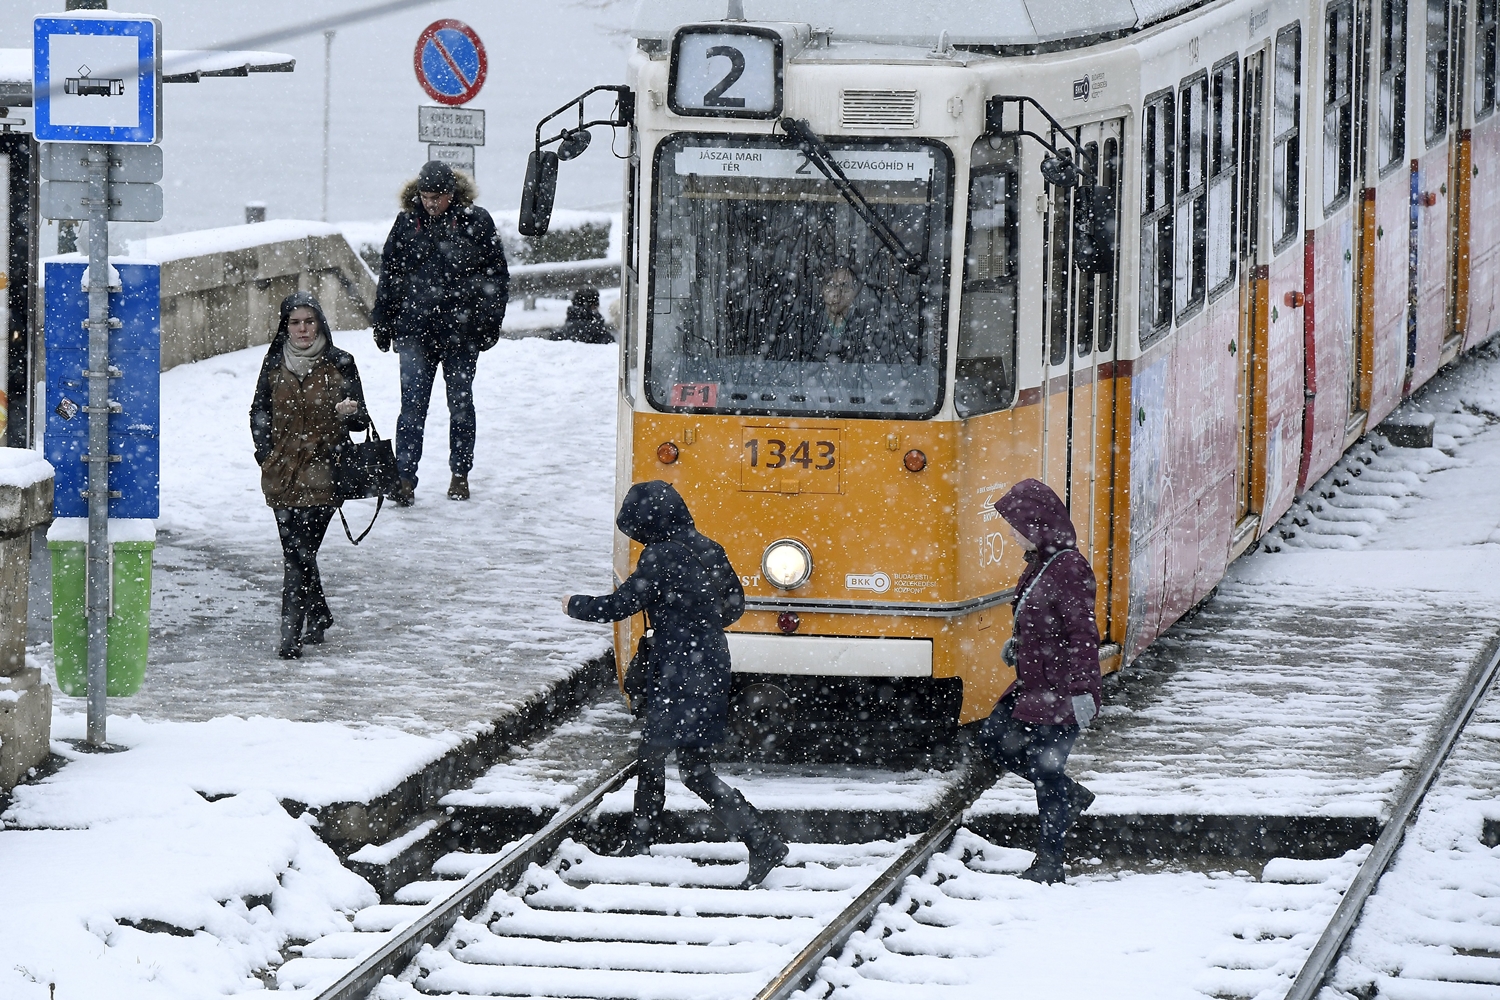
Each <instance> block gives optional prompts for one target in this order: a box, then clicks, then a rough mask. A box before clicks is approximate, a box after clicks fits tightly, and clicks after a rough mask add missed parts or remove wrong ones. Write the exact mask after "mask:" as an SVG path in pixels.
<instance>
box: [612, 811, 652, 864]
mask: <svg viewBox="0 0 1500 1000" xmlns="http://www.w3.org/2000/svg"><path fill="white" fill-rule="evenodd" d="M654 843H656V830H655V829H654V827H653V824H650V823H645V822H642V821H641V820H638V819H634V818H632V819H631V821H630V829H629V830H628V831H627V832H626V834H625V840H624V842H623V843H621V844H620V848H619V850H617V851H615V857H617V858H631V857H635V856H636V855H638V854H650V853H651V845H652V844H654Z"/></svg>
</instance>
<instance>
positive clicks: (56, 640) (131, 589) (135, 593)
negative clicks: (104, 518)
mask: <svg viewBox="0 0 1500 1000" xmlns="http://www.w3.org/2000/svg"><path fill="white" fill-rule="evenodd" d="M88 536H89V521H88V518H86V517H60V518H57V519H56V520H55V521H53V522H52V527H51V529H50V530H48V532H47V548H48V549H49V550H50V551H51V553H52V663H53V668H54V669H55V670H56V671H57V686H58V687H59V688H61V689H62V692H63V694H66V695H69V696H71V697H75V698H82V697H85V696H86V695H87V694H88V676H89V667H88V661H89V657H88V649H89V640H88V613H87V602H86V600H85V595H86V594H87V592H88V564H87V551H88ZM155 548H156V522H155V521H148V520H142V519H136V518H113V517H112V518H110V519H109V551H110V561H109V567H110V570H109V575H110V587H109V590H110V601H109V629H108V635H109V661H108V663H109V666H108V678H109V681H108V684H107V685H106V689H107V691H108V694H109V697H111V698H124V697H127V696H129V695H133V694H135V693H136V692H137V691H139V690H140V689H141V682H142V681H143V680H144V679H145V677H146V649H147V645H148V639H149V637H150V625H151V621H150V617H151V555H152V552H153V551H154V550H155Z"/></svg>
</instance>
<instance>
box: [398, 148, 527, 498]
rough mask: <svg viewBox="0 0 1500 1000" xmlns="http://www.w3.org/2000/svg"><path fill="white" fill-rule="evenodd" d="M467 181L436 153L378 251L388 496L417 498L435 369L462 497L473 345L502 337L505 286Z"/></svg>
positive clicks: (486, 218) (469, 464)
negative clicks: (391, 438)
mask: <svg viewBox="0 0 1500 1000" xmlns="http://www.w3.org/2000/svg"><path fill="white" fill-rule="evenodd" d="M475 194H476V192H475V189H474V182H473V181H472V180H470V179H469V177H468V176H467V175H466V174H462V173H455V172H454V171H453V169H452V168H450V167H449V166H448V165H447V164H445V163H438V162H436V161H433V162H430V163H427V164H426V165H424V166H423V167H422V170H421V173H419V174H418V175H417V176H416V177H415V178H413V179H412V180H410V181H408V182H407V183H406V185H405V186H404V187H403V188H402V189H401V214H400V215H398V216H397V217H396V221H395V222H394V223H393V224H392V225H391V233H390V235H389V236H388V237H386V241H385V249H384V251H383V252H382V253H381V256H380V283H379V285H378V286H377V287H376V289H375V307H374V309H373V310H372V311H371V314H370V320H371V325H372V326H373V328H374V333H375V346H376V347H378V348H380V349H381V350H382V351H388V350H390V349H391V346H392V345H393V344H394V345H395V348H396V353H397V354H398V355H400V357H401V416H400V418H399V419H397V421H396V466H397V469H398V470H399V472H400V474H401V486H400V488H399V489H398V490H397V491H396V493H395V494H394V495H393V496H392V498H391V499H393V500H395V501H396V503H398V504H400V505H401V506H403V507H409V506H411V504H412V503H413V502H414V500H415V496H416V489H417V466H418V465H419V464H420V463H421V461H422V440H423V431H424V429H425V427H426V423H427V406H428V404H429V403H430V402H431V400H432V385H433V381H434V380H435V379H436V378H437V370H438V367H439V366H440V365H441V366H442V369H443V382H444V384H445V385H446V387H447V393H448V468H449V470H450V471H451V472H452V478H451V479H450V480H449V482H448V497H449V498H450V499H453V500H467V499H469V472H470V471H471V470H472V468H473V466H474V439H475V435H476V427H477V424H476V419H475V416H474V375H475V372H476V371H477V368H478V364H479V354H480V352H481V351H487V350H489V349H490V348H491V347H494V346H495V344H496V343H498V342H499V340H500V324H501V323H502V322H503V321H504V319H505V304H506V301H507V297H508V295H509V290H510V270H509V268H508V266H507V265H506V262H505V248H504V247H503V246H502V245H501V241H500V234H499V233H498V232H497V231H496V229H495V221H494V219H492V218H490V213H489V212H487V211H485V210H484V209H483V208H481V207H480V206H478V205H476V204H474V198H475Z"/></svg>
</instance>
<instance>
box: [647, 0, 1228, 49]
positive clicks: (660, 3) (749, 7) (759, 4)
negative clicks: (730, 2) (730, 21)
mask: <svg viewBox="0 0 1500 1000" xmlns="http://www.w3.org/2000/svg"><path fill="white" fill-rule="evenodd" d="M1203 2H1204V0H998V2H988V3H986V2H975V0H926V2H925V3H920V4H914V3H912V2H911V0H745V3H744V6H745V17H746V18H747V19H748V20H751V21H790V22H794V23H803V24H811V25H812V26H813V27H814V28H832V29H833V34H834V37H835V38H837V39H841V40H849V41H864V42H882V43H886V44H892V45H927V46H931V45H932V44H933V43H934V42H936V41H937V40H938V36H939V35H940V34H941V33H942V32H944V31H947V33H948V41H949V43H950V44H953V45H982V46H1007V47H1008V46H1016V45H1039V44H1046V43H1053V42H1057V41H1059V40H1061V39H1065V38H1076V39H1078V41H1079V42H1087V41H1088V40H1090V39H1093V38H1097V37H1098V36H1100V35H1106V34H1116V33H1120V32H1126V31H1133V30H1137V29H1140V28H1144V27H1146V26H1148V25H1151V24H1155V23H1157V22H1158V21H1162V20H1164V19H1166V18H1168V17H1172V16H1173V15H1176V14H1180V13H1182V12H1183V11H1185V10H1188V9H1190V8H1193V7H1197V6H1200V5H1201V4H1202V3H1203ZM725 10H726V5H725V2H724V0H641V3H640V5H639V6H638V7H637V8H636V15H635V23H634V25H633V26H632V33H633V34H634V35H635V36H636V37H637V38H650V39H661V40H666V39H668V38H670V37H671V36H672V32H673V31H675V30H676V29H677V28H678V27H679V26H680V25H683V24H693V23H703V22H706V21H717V20H719V19H720V18H722V17H724V14H725Z"/></svg>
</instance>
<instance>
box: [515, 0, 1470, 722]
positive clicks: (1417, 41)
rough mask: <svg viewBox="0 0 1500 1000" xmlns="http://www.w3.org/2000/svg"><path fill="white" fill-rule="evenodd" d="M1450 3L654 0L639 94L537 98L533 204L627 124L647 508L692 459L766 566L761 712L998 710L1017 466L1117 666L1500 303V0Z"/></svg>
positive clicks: (630, 300)
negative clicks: (1065, 513)
mask: <svg viewBox="0 0 1500 1000" xmlns="http://www.w3.org/2000/svg"><path fill="white" fill-rule="evenodd" d="M1425 3H1426V6H1425V8H1423V7H1422V6H1421V5H1420V4H1419V3H1417V2H1416V0H1379V2H1372V0H1333V2H1331V3H1323V2H1321V0H1215V2H1208V3H1196V2H1193V0H1159V2H1153V3H1146V2H1144V0H1136V2H1130V0H1119V2H1110V3H1103V4H1092V3H1090V4H1082V3H1059V4H1050V5H1047V4H1039V3H1035V2H1029V0H1016V2H1014V3H1008V4H975V3H937V4H929V5H911V4H902V3H896V2H887V0H875V2H859V3H856V2H854V0H836V2H831V3H819V4H809V3H805V2H798V0H744V3H743V4H742V3H740V2H738V0H731V2H730V3H729V4H728V9H727V11H725V12H723V13H724V15H725V16H723V17H722V18H720V17H716V16H715V15H716V14H718V13H720V11H719V10H718V4H717V3H715V4H712V5H710V4H708V3H703V2H690V0H645V2H643V3H642V4H641V6H640V8H639V10H638V13H637V20H636V24H635V27H634V36H635V41H636V47H635V50H634V52H633V53H632V55H631V57H630V61H629V70H628V82H627V84H626V85H625V86H620V87H605V88H596V89H597V90H605V91H609V92H612V93H614V94H615V95H616V98H617V104H616V106H615V109H614V111H613V112H612V114H611V117H609V118H607V119H600V120H597V121H592V122H591V121H587V120H586V119H585V114H584V101H585V98H587V97H588V96H589V95H584V98H579V99H578V100H577V101H575V102H574V103H573V104H570V105H567V106H565V107H564V108H563V109H562V111H560V112H558V113H556V114H554V115H553V116H549V118H548V119H545V120H544V122H543V125H545V124H547V122H549V121H553V120H555V119H556V118H557V117H558V116H559V115H561V114H563V113H565V112H568V111H570V109H572V108H574V107H575V106H576V108H577V111H578V122H577V124H576V125H573V124H571V123H570V124H569V125H567V126H565V127H563V128H562V130H561V131H560V132H559V133H558V134H557V135H555V136H553V137H551V138H549V139H544V138H543V126H541V125H539V126H538V131H537V152H536V153H534V154H533V157H532V163H531V168H530V171H529V173H528V180H527V188H526V193H525V196H524V198H523V205H522V227H523V231H526V230H527V229H528V228H530V230H531V231H545V226H546V219H547V215H548V213H549V212H550V205H551V199H552V193H553V190H554V187H555V182H556V176H557V164H558V154H560V155H561V157H562V158H563V159H568V158H571V156H575V155H577V154H578V153H580V152H582V149H583V148H584V146H586V145H587V129H588V128H589V127H592V126H595V125H600V124H611V125H614V126H616V127H619V128H626V129H628V130H629V133H630V137H631V143H630V148H631V156H630V160H629V170H628V178H627V182H626V205H625V213H624V217H625V241H624V242H625V248H624V261H623V269H622V270H623V279H622V309H621V317H622V336H621V364H620V380H619V417H618V420H619V423H618V438H617V442H618V443H617V477H616V478H617V500H618V499H620V498H621V497H623V495H624V493H625V491H626V490H627V489H628V488H629V486H630V484H632V483H634V482H640V481H643V480H649V479H664V480H667V481H668V482H671V483H673V484H674V485H675V486H676V487H677V489H678V490H679V491H680V492H681V493H682V495H683V496H684V497H685V498H686V500H687V501H688V504H689V506H690V508H691V509H692V511H693V513H694V515H695V517H696V518H697V520H698V523H699V526H700V528H701V529H702V530H703V531H704V532H705V533H706V534H708V535H710V536H712V537H713V538H715V539H716V540H718V541H719V542H721V543H722V544H723V545H724V547H725V549H726V550H727V551H728V553H729V556H730V559H731V561H732V562H733V563H734V565H735V566H736V568H737V569H738V570H739V572H740V573H741V576H742V579H743V582H744V585H745V591H746V598H747V608H748V611H747V613H746V614H745V616H744V617H743V618H742V619H741V620H740V621H739V623H738V624H737V625H735V626H734V629H733V631H732V633H731V636H730V648H731V651H732V654H733V662H734V671H735V674H736V691H737V696H738V705H739V707H740V710H741V712H742V714H747V717H748V715H754V714H755V713H757V712H758V713H760V714H761V716H762V721H763V720H764V718H765V717H774V716H780V717H781V719H782V721H783V722H790V721H791V720H795V723H793V724H794V726H795V727H798V728H805V727H816V726H818V725H827V726H829V727H830V728H829V731H830V732H837V731H839V730H840V729H842V730H843V731H847V730H849V729H850V728H856V729H857V728H864V727H871V726H880V727H887V728H888V727H896V728H900V727H906V728H908V729H916V730H921V729H924V728H927V727H932V726H936V725H951V724H953V723H954V722H958V723H967V722H971V721H974V720H976V719H980V718H983V717H984V716H986V715H987V714H988V713H989V711H990V709H991V708H992V707H993V705H994V703H995V701H996V698H997V697H998V695H999V694H1000V693H1001V692H1002V690H1003V689H1004V688H1005V686H1006V685H1007V684H1008V683H1009V682H1010V680H1011V672H1010V670H1009V668H1007V667H1006V666H1005V665H1004V664H1003V663H1002V662H1001V660H1000V657H999V648H1000V645H1001V643H1002V642H1003V641H1004V640H1005V639H1006V638H1007V637H1008V636H1009V633H1010V610H1009V606H1008V602H1009V600H1010V598H1011V590H1010V588H1011V586H1012V584H1013V582H1014V581H1015V579H1016V577H1017V575H1018V574H1019V572H1020V569H1021V566H1022V556H1021V552H1020V551H1019V550H1018V549H1017V547H1016V546H1015V544H1014V543H1013V542H1011V541H1010V540H1009V536H1008V533H1007V532H1005V531H1004V526H1003V523H1002V522H1001V521H999V520H998V518H997V516H996V515H995V512H994V510H993V508H992V504H993V502H994V501H995V500H996V499H997V498H998V497H999V496H1000V495H1001V494H1002V493H1003V492H1004V491H1005V490H1006V489H1007V488H1009V486H1010V485H1012V484H1014V483H1015V482H1017V481H1018V480H1020V479H1023V478H1026V477H1036V478H1040V479H1043V480H1045V481H1046V482H1048V483H1049V484H1051V485H1052V486H1053V487H1054V488H1055V489H1056V490H1057V492H1058V494H1059V495H1060V496H1062V497H1063V498H1064V500H1065V501H1066V502H1067V504H1068V506H1069V509H1070V511H1071V512H1072V516H1073V520H1074V522H1075V524H1076V525H1077V527H1078V530H1079V535H1080V547H1081V548H1082V549H1083V550H1084V552H1085V554H1086V555H1087V556H1088V557H1089V559H1090V562H1091V563H1092V565H1093V566H1094V569H1095V573H1096V575H1097V577H1098V583H1099V605H1098V608H1097V613H1098V621H1099V626H1100V630H1101V633H1102V635H1101V648H1100V665H1101V669H1102V670H1104V671H1106V672H1107V671H1111V670H1115V669H1118V668H1119V667H1120V666H1121V665H1122V664H1123V663H1124V662H1126V661H1128V660H1129V659H1130V658H1131V657H1133V656H1134V655H1136V654H1137V653H1138V652H1139V651H1140V650H1141V649H1142V648H1144V647H1145V646H1146V645H1147V644H1149V643H1150V641H1151V640H1152V639H1154V638H1155V637H1156V636H1157V635H1159V634H1160V632H1161V631H1162V630H1164V629H1165V628H1166V627H1168V626H1169V625H1170V624H1171V623H1172V622H1173V621H1175V620H1176V619H1177V618H1178V617H1180V616H1181V615H1182V614H1183V613H1184V612H1185V611H1186V610H1187V609H1188V608H1190V607H1191V606H1192V605H1193V604H1194V603H1196V602H1197V601H1199V600H1201V599H1202V598H1203V597H1204V596H1205V595H1206V594H1207V593H1208V592H1209V591H1210V590H1211V588H1212V587H1213V586H1214V584H1215V583H1217V582H1218V580H1219V579H1220V578H1221V577H1222V576H1223V573H1224V571H1225V568H1226V567H1227V565H1228V563H1229V562H1230V561H1231V560H1232V559H1233V558H1235V557H1236V556H1238V555H1239V554H1240V553H1242V552H1244V551H1245V550H1246V549H1247V548H1248V547H1249V546H1251V545H1253V544H1254V542H1255V541H1256V539H1257V538H1259V537H1261V536H1262V535H1263V534H1264V533H1265V532H1266V531H1268V530H1269V529H1270V527H1271V525H1272V524H1273V523H1274V521H1275V519H1276V517H1277V516H1278V515H1279V514H1280V513H1282V512H1284V511H1285V510H1286V509H1287V507H1288V506H1289V505H1290V504H1291V502H1292V500H1293V499H1294V498H1295V496H1296V495H1297V494H1298V493H1300V492H1301V491H1303V490H1305V489H1307V488H1308V487H1309V486H1310V485H1311V484H1312V483H1313V482H1315V481H1316V480H1317V478H1318V477H1319V476H1321V475H1322V474H1323V473H1324V472H1326V471H1327V470H1328V469H1329V468H1330V467H1331V466H1332V464H1333V462H1334V461H1335V460H1336V459H1337V458H1338V456H1339V455H1340V454H1342V452H1343V451H1344V449H1345V448H1347V447H1348V446H1349V444H1351V443H1352V442H1353V441H1354V440H1355V439H1357V438H1358V437H1359V435H1360V434H1361V433H1362V432H1363V431H1364V429H1365V428H1366V427H1367V426H1373V424H1374V423H1375V422H1377V421H1378V420H1380V419H1381V418H1382V417H1383V416H1384V415H1385V414H1386V413H1388V412H1389V411H1390V410H1391V409H1392V408H1393V407H1394V406H1395V405H1396V404H1397V403H1398V402H1399V401H1400V399H1401V397H1402V396H1403V395H1404V394H1408V393H1410V392H1411V391H1412V390H1413V389H1414V388H1416V387H1417V386H1418V385H1420V384H1421V383H1422V382H1423V381H1425V379H1426V378H1428V377H1430V375H1431V374H1432V372H1433V371H1435V370H1436V368H1437V366H1438V365H1439V364H1442V363H1446V362H1447V361H1448V360H1451V359H1452V357H1453V356H1455V355H1456V354H1457V353H1458V352H1459V351H1460V350H1461V349H1463V348H1465V347H1468V346H1472V345H1474V344H1476V343H1478V342H1479V341H1480V340H1482V339H1484V338H1485V337H1487V336H1488V335H1489V334H1490V333H1491V332H1493V330H1494V327H1495V324H1494V323H1493V322H1492V321H1491V319H1490V315H1491V311H1492V310H1491V305H1492V303H1490V301H1489V299H1488V298H1483V301H1482V302H1481V301H1480V299H1481V297H1484V296H1490V295H1491V294H1492V293H1491V291H1490V289H1491V288H1492V287H1495V286H1497V285H1500V282H1495V281H1494V280H1493V276H1492V275H1491V274H1490V272H1491V271H1500V228H1497V227H1494V226H1490V227H1489V228H1495V229H1496V231H1495V232H1494V233H1489V232H1488V230H1487V229H1486V231H1485V232H1486V235H1485V236H1484V240H1488V242H1489V243H1494V244H1495V246H1494V247H1491V246H1488V245H1487V244H1486V245H1483V246H1481V245H1480V244H1479V242H1476V238H1475V236H1474V235H1473V234H1472V233H1471V229H1473V228H1475V227H1473V226H1471V225H1470V219H1469V212H1470V207H1469V202H1470V192H1471V189H1472V186H1473V183H1474V178H1476V177H1478V176H1479V175H1480V164H1479V160H1480V159H1482V157H1479V156H1478V155H1476V154H1474V153H1473V152H1472V150H1471V144H1472V145H1475V146H1477V145H1480V139H1479V138H1477V136H1479V135H1488V134H1489V133H1490V132H1491V131H1496V130H1494V129H1491V126H1492V125H1495V124H1496V121H1497V120H1500V116H1497V119H1490V118H1489V117H1488V115H1489V111H1491V110H1493V108H1494V105H1495V91H1496V72H1497V70H1496V62H1497V57H1496V23H1497V15H1496V3H1495V0H1479V2H1478V3H1477V5H1476V6H1475V9H1474V10H1473V12H1472V14H1471V13H1468V7H1466V5H1464V4H1463V3H1460V2H1457V0H1425ZM711 7H712V8H713V9H710V8H711ZM747 11H748V14H749V15H753V19H749V20H747V19H746V18H747ZM1371 51H1374V52H1375V56H1374V57H1373V59H1374V61H1373V62H1372V61H1371V58H1372V57H1370V56H1368V55H1367V53H1369V52H1371ZM1393 67H1394V68H1393ZM1408 68H1409V71H1408ZM1424 74H1425V75H1424ZM590 93H593V92H590ZM1424 116H1425V119H1424ZM1407 122H1410V123H1411V127H1410V128H1408V127H1407V125H1406V123H1407ZM1424 123H1425V130H1424V128H1418V127H1417V126H1418V125H1419V124H1424ZM1398 133H1399V134H1398ZM1408 133H1409V134H1408ZM1497 135H1500V132H1497ZM553 145H556V146H557V147H558V149H557V152H556V153H554V152H553V151H552V150H551V149H550V148H549V147H551V146H553ZM1408 160H1409V161H1410V169H1409V170H1408V168H1407V161H1408ZM1493 165H1494V161H1493V154H1492V156H1491V158H1490V163H1489V164H1488V166H1491V167H1492V166H1493ZM1397 175H1399V176H1397ZM1388 177H1390V178H1395V179H1393V180H1390V181H1389V182H1387V181H1386V178H1388ZM1408 182H1409V183H1408ZM1439 192H1440V193H1439ZM1434 207H1436V208H1437V211H1435V212H1434V211H1430V210H1432V209H1433V208H1434ZM1387 216H1389V217H1390V218H1387ZM1407 217H1409V218H1410V220H1411V222H1410V225H1408V224H1407V222H1406V218H1407ZM1381 220H1383V221H1381ZM1377 230H1378V235H1377ZM1388 230H1389V231H1388ZM1397 285H1399V286H1400V288H1402V289H1407V288H1408V286H1411V288H1412V292H1411V294H1410V296H1406V297H1404V298H1403V302H1409V303H1410V305H1409V306H1408V307H1404V308H1398V307H1396V306H1392V305H1390V304H1388V303H1386V304H1384V305H1382V303H1385V298H1383V296H1385V297H1388V296H1386V293H1385V292H1382V291H1380V289H1381V288H1384V287H1388V286H1390V287H1394V286H1397ZM1403 294H1404V293H1403ZM1481 311H1482V315H1480V313H1481ZM635 554H636V551H635V550H634V549H633V548H632V546H631V544H630V543H629V542H628V540H627V539H625V538H624V537H623V536H618V535H617V537H616V549H615V553H614V571H615V574H616V576H617V577H619V578H623V577H625V576H626V575H628V573H629V571H630V568H631V565H632V561H633V559H634V556H635ZM642 627H643V623H642V622H641V621H639V620H635V621H627V622H622V623H621V624H620V625H619V626H618V627H617V632H616V636H615V646H616V653H617V661H618V662H619V663H621V664H623V663H624V662H626V661H627V660H628V659H629V653H630V650H631V649H632V647H633V645H634V640H635V638H636V637H637V636H638V634H639V633H640V630H641V629H642ZM829 719H833V720H834V721H833V722H829V721H828V720H829Z"/></svg>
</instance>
